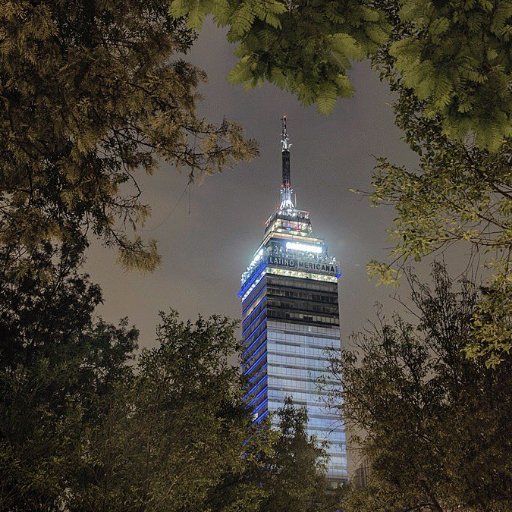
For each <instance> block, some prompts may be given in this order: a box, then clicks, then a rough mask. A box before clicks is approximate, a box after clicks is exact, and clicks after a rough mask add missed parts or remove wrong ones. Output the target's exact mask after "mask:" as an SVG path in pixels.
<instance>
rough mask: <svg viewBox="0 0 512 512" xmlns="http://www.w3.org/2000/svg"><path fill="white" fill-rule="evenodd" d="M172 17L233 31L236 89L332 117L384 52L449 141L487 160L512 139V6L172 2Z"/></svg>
mask: <svg viewBox="0 0 512 512" xmlns="http://www.w3.org/2000/svg"><path fill="white" fill-rule="evenodd" d="M171 12H172V13H173V14H174V15H176V16H187V20H188V24H189V26H191V27H194V28H199V27H200V26H201V24H202V22H203V20H204V18H205V16H206V15H207V14H213V16H214V18H215V20H216V21H217V23H218V24H219V25H221V26H226V25H227V26H228V27H229V32H228V39H229V40H230V41H233V42H237V43H239V46H238V47H237V51H236V53H237V56H238V57H239V59H240V60H239V62H238V63H237V65H236V66H235V68H234V69H233V70H232V72H231V74H230V78H231V79H232V80H233V81H235V82H241V83H244V84H245V85H247V86H254V85H257V84H258V83H261V82H262V81H269V82H271V83H274V84H275V85H277V86H278V87H280V88H282V89H285V90H288V91H291V92H293V93H294V94H296V95H297V97H298V98H299V99H300V101H301V102H303V103H304V104H306V105H309V104H311V103H316V104H317V106H318V109H319V110H320V112H323V113H328V112H330V111H332V109H333V108H334V105H335V101H336V98H337V97H338V96H342V97H347V96H350V95H351V94H352V87H351V84H350V81H349V79H348V77H347V69H349V68H350V62H351V61H353V60H361V59H363V58H365V57H368V56H371V57H375V56H376V55H377V54H378V53H379V52H380V51H381V50H382V49H383V48H386V51H389V55H390V56H391V57H392V59H393V65H394V69H395V71H396V73H399V74H400V75H401V76H402V77H403V80H404V85H405V86H406V87H407V88H409V89H410V90H411V92H413V93H414V95H415V96H416V97H417V98H419V99H420V100H422V101H424V102H425V108H426V113H427V114H428V116H430V117H432V118H434V117H438V118H439V119H440V121H441V125H442V129H443V133H444V134H445V135H448V136H449V137H450V138H452V139H454V140H464V138H465V137H466V136H467V135H468V134H472V135H474V137H475V141H476V144H477V145H478V146H479V147H481V148H485V149H489V150H491V151H496V150H497V149H498V148H499V147H500V146H501V144H502V143H503V141H504V139H506V138H507V137H510V136H511V135H512V131H511V130H512V128H511V126H512V119H511V113H512V90H511V88H510V83H511V80H512V57H511V55H512V37H511V36H512V25H511V20H512V2H511V0H470V1H462V0H452V1H449V2H436V1H422V0H403V1H398V0H379V1H371V2H370V1H365V2H355V1H350V0H343V1H341V2H334V1H332V0H315V1H303V0H293V1H284V0H283V1H279V0H271V1H266V2H258V1H257V0H242V1H235V0H194V1H193V2H188V1H184V0H172V2H171ZM390 39H391V42H392V44H391V45H389V44H388V43H389V41H390Z"/></svg>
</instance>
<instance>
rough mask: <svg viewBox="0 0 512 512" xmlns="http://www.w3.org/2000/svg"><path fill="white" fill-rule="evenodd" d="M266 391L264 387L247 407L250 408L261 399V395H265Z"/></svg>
mask: <svg viewBox="0 0 512 512" xmlns="http://www.w3.org/2000/svg"><path fill="white" fill-rule="evenodd" d="M267 391H268V388H267V387H266V386H265V387H264V388H263V389H262V390H261V391H260V392H259V393H258V394H257V395H256V396H255V397H254V398H253V399H252V400H251V401H250V402H249V403H248V405H249V407H252V406H253V405H254V404H255V403H256V402H257V401H258V399H259V398H260V397H261V395H262V394H263V393H266V392H267Z"/></svg>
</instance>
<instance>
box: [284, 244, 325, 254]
mask: <svg viewBox="0 0 512 512" xmlns="http://www.w3.org/2000/svg"><path fill="white" fill-rule="evenodd" d="M286 250H287V251H302V252H313V253H315V254H320V253H321V252H322V247H321V246H320V245H312V244H303V243H300V242H286Z"/></svg>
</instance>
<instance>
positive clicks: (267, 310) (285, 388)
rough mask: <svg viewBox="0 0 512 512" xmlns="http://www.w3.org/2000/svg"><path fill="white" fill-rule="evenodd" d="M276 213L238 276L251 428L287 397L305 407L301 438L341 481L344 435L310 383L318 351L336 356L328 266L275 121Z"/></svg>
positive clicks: (331, 267) (332, 271)
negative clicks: (316, 446)
mask: <svg viewBox="0 0 512 512" xmlns="http://www.w3.org/2000/svg"><path fill="white" fill-rule="evenodd" d="M281 144H282V151H281V155H282V185H281V203H280V206H279V209H278V210H277V211H276V212H275V213H274V214H273V215H271V216H270V218H269V219H268V220H267V223H266V227H265V233H264V236H263V241H262V242H261V244H260V246H259V247H258V249H257V251H256V253H255V255H254V258H253V260H252V262H251V263H250V265H249V267H248V268H247V271H246V272H244V274H243V275H242V285H241V289H240V292H239V297H240V298H241V300H242V336H243V372H244V374H245V375H246V376H247V377H248V378H249V382H250V390H249V392H248V396H249V397H250V398H249V399H250V405H251V407H252V410H253V413H254V418H255V421H256V422H259V421H262V420H263V419H264V418H265V417H267V416H268V414H269V413H273V412H275V411H276V410H277V409H279V408H280V407H282V405H283V404H284V400H285V398H286V397H287V396H289V397H291V398H292V399H293V402H294V404H296V405H298V406H306V408H307V411H308V416H309V421H308V433H309V434H312V435H315V436H316V437H317V439H318V440H319V441H328V442H329V448H328V453H329V456H330V462H329V467H328V476H329V478H330V479H331V480H333V481H341V480H344V479H346V477H347V460H346V444H345V432H344V429H343V426H342V424H341V422H340V418H339V417H338V415H337V414H336V413H335V412H333V411H332V410H329V409H328V408H326V406H325V403H324V397H323V396H322V395H321V393H320V391H319V390H318V386H317V379H318V378H319V377H321V376H323V375H325V376H328V373H327V367H328V361H327V357H328V356H327V354H326V352H325V350H326V349H329V348H334V349H336V350H339V349H340V327H339V308H338V285H337V283H338V278H339V276H340V273H339V270H338V266H337V264H336V260H335V258H333V257H330V256H329V255H328V252H327V245H326V244H325V243H324V241H323V240H322V239H320V238H316V237H314V236H313V234H312V227H311V221H310V218H309V212H307V211H304V210H299V209H297V208H296V205H295V199H294V194H293V190H292V188H291V181H290V146H291V144H290V141H289V138H288V133H287V127H286V118H285V117H283V119H282V135H281Z"/></svg>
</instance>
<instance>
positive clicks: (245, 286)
mask: <svg viewBox="0 0 512 512" xmlns="http://www.w3.org/2000/svg"><path fill="white" fill-rule="evenodd" d="M266 267H267V261H266V259H265V260H263V261H262V262H261V263H260V264H259V265H258V266H257V267H256V268H255V269H254V271H253V273H252V274H251V277H250V278H249V279H248V280H247V281H245V283H244V284H243V285H242V287H241V288H240V291H239V292H238V297H239V298H240V299H241V298H242V297H243V296H244V294H245V292H246V291H247V290H248V289H249V288H250V287H251V285H252V284H253V283H254V281H256V279H257V278H258V277H259V274H260V273H261V272H262V271H263V270H264V269H265V268H266Z"/></svg>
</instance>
